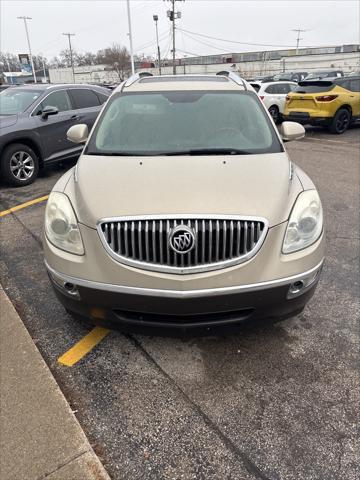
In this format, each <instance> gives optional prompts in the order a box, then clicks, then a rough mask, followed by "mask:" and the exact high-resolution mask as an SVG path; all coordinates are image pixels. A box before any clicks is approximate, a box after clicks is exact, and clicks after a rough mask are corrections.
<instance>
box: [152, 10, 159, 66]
mask: <svg viewBox="0 0 360 480" xmlns="http://www.w3.org/2000/svg"><path fill="white" fill-rule="evenodd" d="M153 19H154V22H155V28H156V45H157V54H158V62H159V75H161V58H160V47H159V32H158V20H159V17H158V15H153Z"/></svg>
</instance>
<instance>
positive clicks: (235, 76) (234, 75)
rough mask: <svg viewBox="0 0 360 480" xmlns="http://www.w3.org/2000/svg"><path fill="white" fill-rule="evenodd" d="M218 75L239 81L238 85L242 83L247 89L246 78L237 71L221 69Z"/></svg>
mask: <svg viewBox="0 0 360 480" xmlns="http://www.w3.org/2000/svg"><path fill="white" fill-rule="evenodd" d="M216 75H221V76H224V77H228V78H230V80H232V81H233V82H235V83H237V84H238V85H242V86H243V87H244V89H245V90H247V87H246V83H245V82H244V80H243V79H242V78H241V77H240V75H238V74H237V73H236V72H232V71H230V72H229V71H228V70H221V72H218V73H217V74H216Z"/></svg>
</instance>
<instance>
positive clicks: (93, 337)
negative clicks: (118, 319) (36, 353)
mask: <svg viewBox="0 0 360 480" xmlns="http://www.w3.org/2000/svg"><path fill="white" fill-rule="evenodd" d="M109 332H110V330H108V329H107V328H102V327H95V328H93V329H92V330H91V332H89V333H88V334H87V335H85V337H84V338H82V339H81V340H80V341H79V342H77V343H76V344H75V345H74V346H73V347H71V348H70V350H68V351H67V352H65V353H64V354H63V355H61V357H59V358H58V362H59V363H61V364H62V365H66V366H67V367H72V366H73V365H75V363H77V362H78V361H79V360H81V359H82V358H83V357H84V356H85V355H86V354H88V353H89V352H90V351H91V350H92V349H93V348H94V347H95V346H96V345H97V344H98V343H100V342H101V340H102V339H103V338H104V337H106V335H107V334H108V333H109Z"/></svg>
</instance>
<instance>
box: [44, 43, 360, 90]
mask: <svg viewBox="0 0 360 480" xmlns="http://www.w3.org/2000/svg"><path fill="white" fill-rule="evenodd" d="M161 63H162V65H161V70H162V74H164V75H166V74H172V72H173V67H172V61H171V60H164V61H162V62H161ZM157 67H158V65H156V64H155V63H149V62H146V63H145V62H136V63H135V69H136V71H139V72H141V71H148V72H151V73H154V74H157V73H158V68H157ZM333 68H334V69H339V70H343V71H344V73H349V72H351V71H353V70H360V45H359V44H353V45H339V46H330V47H321V48H299V49H298V50H296V49H289V50H271V51H260V52H243V53H224V54H219V55H204V56H200V57H186V58H181V59H177V60H176V69H177V73H190V74H191V73H193V74H197V73H200V74H201V73H216V72H218V71H220V70H233V71H236V72H239V73H240V74H241V75H242V76H243V77H244V78H253V77H254V76H256V75H265V74H275V73H281V72H285V71H307V72H311V71H314V70H322V69H333ZM49 75H50V82H51V83H72V82H73V75H72V70H71V68H57V69H50V70H49ZM75 82H76V83H109V82H119V76H118V74H117V73H116V72H115V71H114V70H112V69H111V68H110V67H109V66H106V65H92V66H86V67H75Z"/></svg>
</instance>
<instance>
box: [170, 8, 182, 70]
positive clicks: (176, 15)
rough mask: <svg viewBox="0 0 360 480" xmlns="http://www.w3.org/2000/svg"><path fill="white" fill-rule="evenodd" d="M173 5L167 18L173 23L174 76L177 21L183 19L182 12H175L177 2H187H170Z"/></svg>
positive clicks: (174, 68)
mask: <svg viewBox="0 0 360 480" xmlns="http://www.w3.org/2000/svg"><path fill="white" fill-rule="evenodd" d="M169 1H170V2H171V4H172V9H171V10H168V11H167V16H168V17H169V20H170V22H172V37H173V38H172V40H173V42H172V43H173V48H172V54H173V74H174V75H176V64H175V56H176V53H175V19H176V18H181V12H175V2H182V1H185V0H169Z"/></svg>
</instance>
